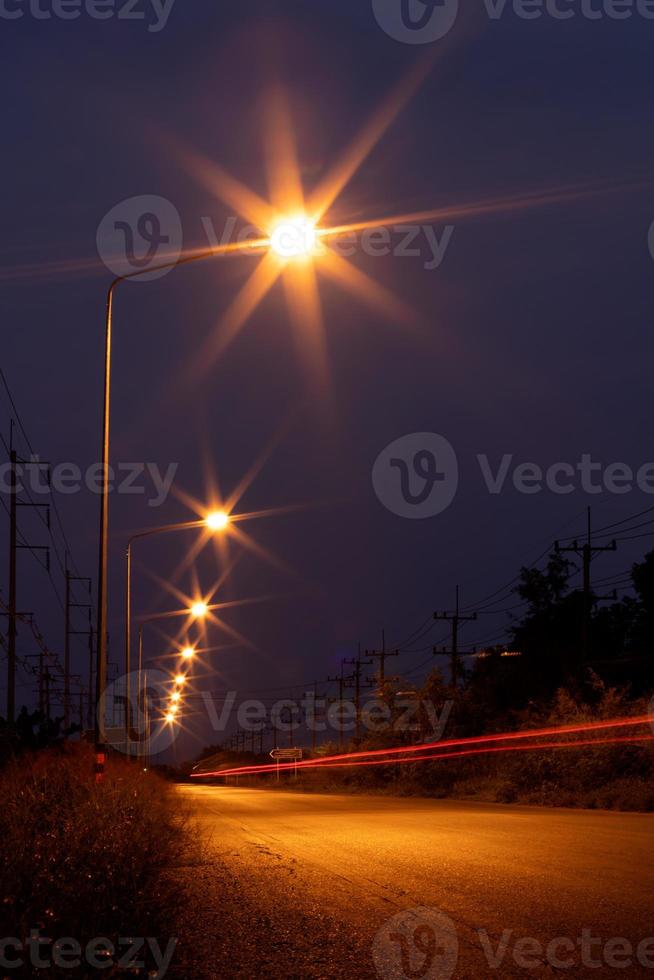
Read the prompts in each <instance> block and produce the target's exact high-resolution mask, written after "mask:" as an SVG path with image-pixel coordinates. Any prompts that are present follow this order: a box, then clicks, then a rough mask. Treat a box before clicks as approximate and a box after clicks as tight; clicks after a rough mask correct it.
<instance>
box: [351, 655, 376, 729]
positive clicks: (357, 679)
mask: <svg viewBox="0 0 654 980" xmlns="http://www.w3.org/2000/svg"><path fill="white" fill-rule="evenodd" d="M344 663H346V664H348V665H349V664H351V665H353V666H354V670H353V671H352V676H353V677H354V707H355V719H356V729H355V738H356V741H357V743H358V742H360V741H361V687H362V685H361V668H362V667H363V666H364V665H365V666H367V665H368V664H371V663H373V661H372V660H362V659H361V644H359V653H358V655H357V657H356V659H353V660H345V661H344ZM348 686H351V685H348ZM365 686H366V687H369V686H370V685H369V684H366V685H365Z"/></svg>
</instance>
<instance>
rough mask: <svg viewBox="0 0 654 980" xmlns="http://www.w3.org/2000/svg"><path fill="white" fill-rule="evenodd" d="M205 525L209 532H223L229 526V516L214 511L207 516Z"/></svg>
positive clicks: (222, 512) (220, 511)
mask: <svg viewBox="0 0 654 980" xmlns="http://www.w3.org/2000/svg"><path fill="white" fill-rule="evenodd" d="M205 523H206V525H207V527H208V528H209V530H210V531H224V530H225V528H226V527H227V525H228V524H229V514H226V513H225V511H224V510H216V511H213V513H211V514H207V517H206V520H205Z"/></svg>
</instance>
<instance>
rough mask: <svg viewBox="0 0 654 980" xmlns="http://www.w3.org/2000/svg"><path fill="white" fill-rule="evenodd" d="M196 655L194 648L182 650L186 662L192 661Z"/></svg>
mask: <svg viewBox="0 0 654 980" xmlns="http://www.w3.org/2000/svg"><path fill="white" fill-rule="evenodd" d="M194 653H195V650H194V649H193V647H184V649H183V650H182V656H183V658H184V660H190V659H191V657H192V656H193V654H194Z"/></svg>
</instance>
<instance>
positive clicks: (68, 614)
mask: <svg viewBox="0 0 654 980" xmlns="http://www.w3.org/2000/svg"><path fill="white" fill-rule="evenodd" d="M75 582H84V583H86V586H87V589H88V596H89V601H88V602H73V599H74V595H73V583H75ZM73 609H87V610H88V616H89V625H88V629H85V630H75V629H73V628H72V610H73ZM65 630H66V632H65V643H64V725H65V726H66V727H67V726H68V722H69V717H70V638H71V636H88V637H89V653H90V656H91V657H92V652H93V638H92V633H93V626H92V622H91V579H90V578H89V577H88V576H86V575H71V573H70V569H69V568H68V555H66V610H65ZM92 663H93V661H92V660H91V667H92ZM92 696H93V695H92V693H91V678H90V677H89V712H88V715H91V724H92V722H93V719H92V707H91V704H90V702H91V699H92ZM88 715H87V720H88Z"/></svg>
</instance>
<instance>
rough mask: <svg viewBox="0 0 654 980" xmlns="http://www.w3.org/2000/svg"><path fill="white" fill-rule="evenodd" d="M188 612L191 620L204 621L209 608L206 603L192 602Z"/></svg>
mask: <svg viewBox="0 0 654 980" xmlns="http://www.w3.org/2000/svg"><path fill="white" fill-rule="evenodd" d="M189 611H190V613H191V616H192V617H193V619H204V617H205V616H206V615H207V613H208V612H209V607H208V605H207V604H206V602H202V601H200V602H194V603H193V605H192V606H191V608H190V610H189Z"/></svg>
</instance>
